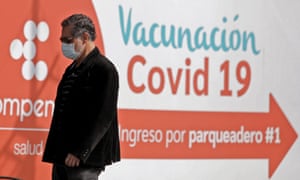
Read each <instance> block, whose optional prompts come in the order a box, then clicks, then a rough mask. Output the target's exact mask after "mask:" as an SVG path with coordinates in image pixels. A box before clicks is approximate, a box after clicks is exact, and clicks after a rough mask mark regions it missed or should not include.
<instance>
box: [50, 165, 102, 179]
mask: <svg viewBox="0 0 300 180" xmlns="http://www.w3.org/2000/svg"><path fill="white" fill-rule="evenodd" d="M99 174H100V170H99V169H97V168H83V167H67V166H63V165H58V164H54V165H53V168H52V180H98V176H99Z"/></svg>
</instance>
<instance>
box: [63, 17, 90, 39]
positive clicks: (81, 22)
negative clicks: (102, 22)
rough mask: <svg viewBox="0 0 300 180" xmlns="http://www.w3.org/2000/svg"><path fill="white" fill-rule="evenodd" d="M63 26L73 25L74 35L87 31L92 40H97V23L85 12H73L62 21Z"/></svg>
mask: <svg viewBox="0 0 300 180" xmlns="http://www.w3.org/2000/svg"><path fill="white" fill-rule="evenodd" d="M61 26H62V28H65V27H67V26H72V32H71V33H72V36H73V37H78V36H80V35H81V34H82V33H84V32H86V33H88V34H89V36H90V40H91V41H95V39H96V32H95V25H94V23H93V21H92V20H91V19H90V18H89V17H87V16H86V15H84V14H73V15H71V16H69V17H67V18H66V19H64V20H63V21H62V23H61Z"/></svg>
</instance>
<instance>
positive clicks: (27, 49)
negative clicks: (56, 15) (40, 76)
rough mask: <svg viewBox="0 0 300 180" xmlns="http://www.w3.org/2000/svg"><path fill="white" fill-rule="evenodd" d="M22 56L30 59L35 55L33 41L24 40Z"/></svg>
mask: <svg viewBox="0 0 300 180" xmlns="http://www.w3.org/2000/svg"><path fill="white" fill-rule="evenodd" d="M23 50H24V52H23V53H24V57H25V58H26V59H27V60H32V59H33V58H34V57H35V55H36V47H35V44H34V43H33V41H26V42H25V44H24V49H23Z"/></svg>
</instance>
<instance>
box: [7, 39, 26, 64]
mask: <svg viewBox="0 0 300 180" xmlns="http://www.w3.org/2000/svg"><path fill="white" fill-rule="evenodd" d="M9 51H10V55H11V57H12V58H13V59H15V60H19V59H20V58H21V56H22V54H23V44H22V42H21V41H20V40H19V39H14V40H13V41H12V42H11V43H10V47H9Z"/></svg>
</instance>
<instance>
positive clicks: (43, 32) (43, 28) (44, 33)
mask: <svg viewBox="0 0 300 180" xmlns="http://www.w3.org/2000/svg"><path fill="white" fill-rule="evenodd" d="M37 37H38V39H39V40H40V41H41V42H44V41H46V40H47V39H48V37H49V27H48V24H47V23H46V22H44V21H41V22H40V23H39V24H38V26H37Z"/></svg>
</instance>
